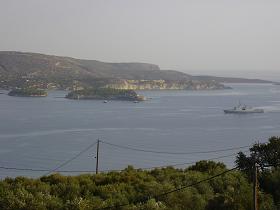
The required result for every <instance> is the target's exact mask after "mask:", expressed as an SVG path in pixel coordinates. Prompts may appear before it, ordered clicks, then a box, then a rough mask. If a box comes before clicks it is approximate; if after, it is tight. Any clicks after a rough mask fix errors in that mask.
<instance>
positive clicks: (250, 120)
mask: <svg viewBox="0 0 280 210" xmlns="http://www.w3.org/2000/svg"><path fill="white" fill-rule="evenodd" d="M228 85H230V86H232V87H233V89H230V90H216V91H140V92H139V93H140V94H143V95H145V96H146V97H148V98H149V100H147V101H145V102H141V103H132V102H125V101H109V102H108V103H106V104H105V103H103V101H91V100H87V101H83V100H80V101H76V100H68V99H65V98H63V97H64V96H65V94H66V92H65V91H50V92H49V95H48V97H45V98H24V97H10V96H7V95H6V94H0V145H1V146H0V177H1V178H4V177H7V176H10V177H16V176H30V177H38V176H42V175H44V174H46V172H47V171H48V170H51V169H54V168H56V167H57V166H58V165H60V164H61V163H63V162H65V161H67V160H69V159H70V158H72V157H74V156H75V155H76V154H78V153H79V152H80V151H81V150H83V149H84V148H86V147H87V146H88V145H90V144H92V143H94V142H96V141H97V139H100V140H101V141H103V142H101V143H100V159H99V160H100V162H99V170H100V171H107V170H120V169H124V168H125V167H127V165H133V166H134V167H135V168H151V167H157V166H165V165H177V164H178V165H177V167H182V168H184V167H187V166H188V165H190V164H191V163H193V162H195V161H198V160H202V159H215V160H217V161H222V162H224V163H226V164H227V166H228V167H232V166H233V165H234V160H235V154H236V153H237V152H238V151H240V150H242V151H245V152H246V150H247V149H248V148H242V149H235V150H230V151H224V152H210V151H216V150H223V149H226V148H235V147H243V146H249V145H252V144H253V143H255V142H265V141H267V139H268V138H269V137H270V136H279V131H280V86H276V85H271V84H228ZM1 92H5V91H1ZM238 101H241V102H242V103H245V104H247V105H251V106H255V107H258V108H263V109H264V110H265V113H264V114H245V115H235V114H233V115H232V114H224V113H223V109H226V108H231V107H233V106H235V105H237V104H238ZM104 142H105V143H104ZM106 142H107V143H112V144H115V145H119V146H126V147H132V148H136V149H139V150H153V151H159V152H161V151H162V152H163V151H164V152H169V153H192V154H180V155H178V154H163V153H151V152H148V151H146V152H145V151H135V150H129V149H124V148H120V147H116V146H113V145H109V144H106ZM197 152H198V153H197ZM95 156H96V147H95V146H94V147H92V148H91V149H89V151H87V152H85V153H83V154H82V155H81V156H79V157H78V158H76V159H75V160H73V161H71V162H70V163H69V164H67V165H65V166H64V167H62V168H61V169H60V170H65V171H68V170H70V171H94V170H95ZM226 156H227V157H226ZM184 163H186V164H184ZM1 167H6V168H22V169H42V171H28V170H14V169H9V170H7V169H4V168H1ZM44 170H46V171H44ZM79 173H81V172H75V173H74V172H71V173H70V172H68V173H64V174H70V175H75V174H79Z"/></svg>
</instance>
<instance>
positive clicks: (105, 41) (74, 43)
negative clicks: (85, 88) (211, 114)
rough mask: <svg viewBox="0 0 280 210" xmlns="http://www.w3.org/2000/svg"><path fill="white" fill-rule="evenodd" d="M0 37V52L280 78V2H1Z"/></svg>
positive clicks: (275, 0)
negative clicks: (50, 55) (144, 63)
mask: <svg viewBox="0 0 280 210" xmlns="http://www.w3.org/2000/svg"><path fill="white" fill-rule="evenodd" d="M0 36H1V39H0V50H16V51H29V52H41V53H46V54H55V55H65V56H72V57H77V58H86V59H95V60H102V61H109V62H132V61H137V62H148V63H155V64H158V65H159V66H160V67H161V68H162V69H176V70H181V71H185V72H188V73H194V74H220V75H233V76H239V75H241V76H248V77H260V76H262V75H265V76H266V77H267V78H268V77H269V78H271V77H272V76H276V77H279V78H280V1H279V0H0ZM278 72H279V73H278Z"/></svg>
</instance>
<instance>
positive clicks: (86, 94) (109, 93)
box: [66, 88, 144, 101]
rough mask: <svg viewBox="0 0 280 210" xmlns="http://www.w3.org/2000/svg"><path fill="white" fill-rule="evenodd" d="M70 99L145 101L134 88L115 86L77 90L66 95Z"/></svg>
mask: <svg viewBox="0 0 280 210" xmlns="http://www.w3.org/2000/svg"><path fill="white" fill-rule="evenodd" d="M66 98H69V99H100V100H128V101H143V100H144V97H143V96H139V95H138V94H137V93H136V92H135V91H133V90H121V89H113V88H90V89H83V90H75V91H72V92H70V93H68V94H67V95H66Z"/></svg>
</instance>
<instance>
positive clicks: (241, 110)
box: [224, 103, 264, 114]
mask: <svg viewBox="0 0 280 210" xmlns="http://www.w3.org/2000/svg"><path fill="white" fill-rule="evenodd" d="M224 112H225V114H247V113H249V114H250V113H264V110H263V109H257V108H254V107H250V106H247V105H241V104H240V103H239V105H238V106H235V107H233V108H232V109H225V110H224Z"/></svg>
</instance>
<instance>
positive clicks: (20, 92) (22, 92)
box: [8, 88, 48, 97]
mask: <svg viewBox="0 0 280 210" xmlns="http://www.w3.org/2000/svg"><path fill="white" fill-rule="evenodd" d="M8 95H9V96H18V97H46V96H47V95H48V94H47V92H46V91H45V90H42V89H37V88H21V89H13V90H11V91H10V92H9V93H8Z"/></svg>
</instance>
